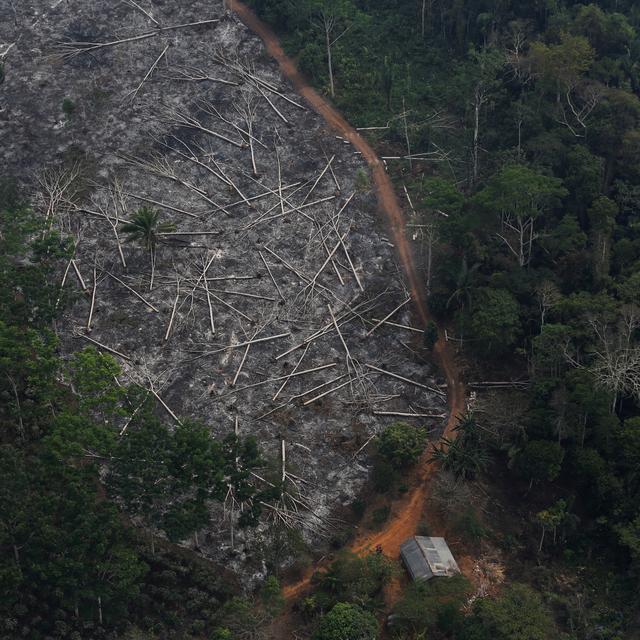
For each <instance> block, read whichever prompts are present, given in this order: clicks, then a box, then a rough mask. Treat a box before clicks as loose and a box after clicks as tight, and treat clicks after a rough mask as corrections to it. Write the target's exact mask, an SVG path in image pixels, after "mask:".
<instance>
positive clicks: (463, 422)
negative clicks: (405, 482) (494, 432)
mask: <svg viewBox="0 0 640 640" xmlns="http://www.w3.org/2000/svg"><path fill="white" fill-rule="evenodd" d="M454 430H455V431H457V432H458V435H457V437H456V438H455V440H450V439H449V438H445V437H442V438H440V443H439V446H436V445H432V452H431V461H432V462H437V463H439V464H441V465H442V467H443V468H444V469H447V470H448V471H451V472H452V473H453V474H454V475H455V476H456V477H458V478H463V479H466V478H467V477H474V476H476V475H478V474H480V473H482V472H483V471H485V470H486V469H487V467H488V466H489V463H490V462H491V455H490V453H489V451H488V450H487V446H486V444H485V443H484V442H483V440H482V436H481V430H484V428H483V427H481V426H480V425H479V424H478V422H477V421H476V420H475V418H474V416H473V414H472V413H470V412H467V413H465V414H463V415H461V416H458V424H457V425H456V426H455V428H454Z"/></svg>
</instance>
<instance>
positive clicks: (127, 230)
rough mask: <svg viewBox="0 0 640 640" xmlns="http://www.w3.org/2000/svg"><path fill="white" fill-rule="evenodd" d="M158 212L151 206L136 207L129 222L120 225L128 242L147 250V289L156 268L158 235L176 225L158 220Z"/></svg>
mask: <svg viewBox="0 0 640 640" xmlns="http://www.w3.org/2000/svg"><path fill="white" fill-rule="evenodd" d="M159 216H160V212H159V211H158V210H157V209H152V208H151V207H142V208H140V209H138V210H137V211H136V213H135V215H134V216H133V219H132V220H131V222H127V223H125V224H123V225H122V227H121V230H122V233H124V234H125V235H126V236H127V241H128V242H139V243H140V244H141V245H142V246H143V247H144V248H145V249H146V250H147V251H148V252H149V259H150V262H151V282H150V283H149V291H151V289H153V276H154V274H155V270H156V245H157V244H158V240H159V236H160V235H161V234H163V233H170V232H171V231H174V230H175V228H176V226H175V225H174V224H173V223H172V222H159V220H158V217H159Z"/></svg>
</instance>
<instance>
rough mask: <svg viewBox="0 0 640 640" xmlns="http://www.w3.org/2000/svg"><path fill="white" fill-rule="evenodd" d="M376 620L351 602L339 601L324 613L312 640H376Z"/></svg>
mask: <svg viewBox="0 0 640 640" xmlns="http://www.w3.org/2000/svg"><path fill="white" fill-rule="evenodd" d="M377 638H378V622H377V620H376V619H375V617H374V616H373V615H371V614H370V613H369V612H367V611H363V610H362V609H361V608H360V607H358V606H357V605H353V604H347V603H344V602H339V603H338V604H336V605H335V606H334V607H333V608H332V609H331V611H329V613H327V614H326V615H324V616H323V617H322V619H321V620H320V624H319V625H318V628H317V630H316V632H315V633H314V634H313V640H376V639H377Z"/></svg>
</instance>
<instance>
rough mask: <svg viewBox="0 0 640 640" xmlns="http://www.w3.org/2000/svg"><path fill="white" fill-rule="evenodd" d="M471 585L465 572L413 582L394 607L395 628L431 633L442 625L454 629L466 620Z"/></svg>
mask: <svg viewBox="0 0 640 640" xmlns="http://www.w3.org/2000/svg"><path fill="white" fill-rule="evenodd" d="M470 592H471V585H470V584H469V582H468V581H467V579H466V578H464V577H463V576H460V575H459V576H454V577H452V578H447V579H444V580H430V581H429V582H421V581H418V582H413V583H411V584H410V585H409V587H408V588H407V590H406V591H405V593H404V595H403V596H402V599H401V600H400V601H399V602H398V603H397V604H396V605H395V607H394V608H393V622H392V627H393V629H397V630H398V631H402V632H407V633H409V632H410V633H413V634H419V633H425V632H426V633H428V634H431V633H432V632H435V631H436V630H438V629H440V630H441V631H443V632H451V631H452V630H453V629H454V627H455V626H457V623H459V622H460V621H461V620H462V614H461V612H460V609H461V608H462V606H463V605H464V604H465V603H466V601H467V599H468V597H469V594H470Z"/></svg>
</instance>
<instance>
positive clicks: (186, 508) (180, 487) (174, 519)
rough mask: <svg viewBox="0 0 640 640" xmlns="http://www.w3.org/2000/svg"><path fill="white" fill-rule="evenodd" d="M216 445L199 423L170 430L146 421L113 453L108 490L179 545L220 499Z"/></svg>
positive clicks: (220, 458) (221, 475) (132, 429)
mask: <svg viewBox="0 0 640 640" xmlns="http://www.w3.org/2000/svg"><path fill="white" fill-rule="evenodd" d="M223 479H224V458H223V451H222V447H221V446H220V444H219V443H218V442H217V441H216V440H214V439H213V438H212V437H211V435H210V434H209V432H208V430H207V429H206V428H205V427H203V426H201V425H198V424H194V423H185V424H181V425H178V426H177V427H176V428H175V430H174V431H169V429H168V428H167V427H166V425H164V424H162V423H161V422H159V421H157V420H155V419H153V418H151V417H149V418H147V419H145V420H144V422H143V423H142V424H140V425H134V426H132V427H130V428H129V430H128V431H127V433H126V435H125V436H124V437H123V438H121V439H120V440H119V442H118V445H117V447H116V448H115V450H114V459H113V463H112V465H111V466H110V472H109V478H108V485H109V488H110V491H111V492H112V493H113V494H114V495H117V496H118V497H119V498H121V499H122V500H123V501H124V504H125V506H126V509H127V511H128V512H129V513H131V514H132V515H140V516H142V517H144V518H145V520H146V521H147V522H149V524H151V525H153V526H155V527H158V528H160V529H162V530H164V531H165V532H166V533H167V535H168V537H169V539H171V540H183V539H184V538H186V537H187V536H188V535H189V534H191V533H193V532H195V531H197V530H198V529H201V528H202V527H203V526H204V525H205V524H206V523H207V522H208V521H209V510H208V508H207V502H208V501H209V500H220V499H222V498H223V497H224V491H225V488H226V486H225V484H224V482H223Z"/></svg>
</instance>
